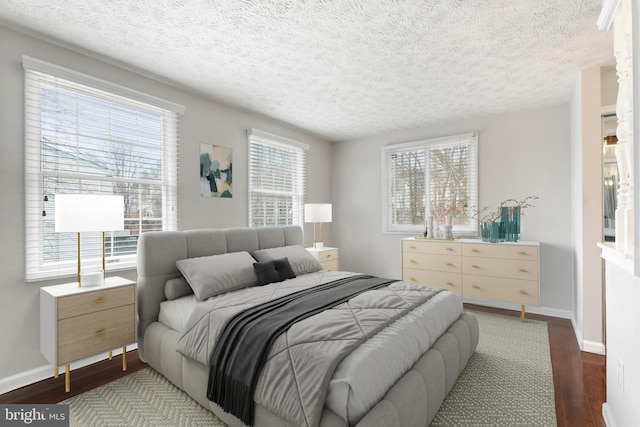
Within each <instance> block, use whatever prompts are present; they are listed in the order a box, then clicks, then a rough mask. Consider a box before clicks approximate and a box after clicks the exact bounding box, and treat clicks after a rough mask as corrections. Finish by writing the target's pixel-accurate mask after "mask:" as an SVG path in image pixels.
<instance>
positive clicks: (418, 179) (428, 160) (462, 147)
mask: <svg viewBox="0 0 640 427" xmlns="http://www.w3.org/2000/svg"><path fill="white" fill-rule="evenodd" d="M382 152H383V160H382V163H383V183H382V187H383V199H382V200H383V203H384V206H383V212H384V215H383V217H384V225H383V231H384V232H398V233H422V232H424V229H425V218H426V216H427V215H433V216H434V220H435V221H438V222H439V223H440V224H444V222H445V216H446V215H451V216H452V217H453V233H454V234H455V235H477V233H478V225H477V221H476V220H474V219H472V218H470V215H471V211H470V208H471V207H472V206H477V204H478V185H477V181H478V136H477V133H469V134H464V135H455V136H450V137H444V138H435V139H427V140H423V141H415V142H409V143H405V144H395V145H387V146H384V147H382Z"/></svg>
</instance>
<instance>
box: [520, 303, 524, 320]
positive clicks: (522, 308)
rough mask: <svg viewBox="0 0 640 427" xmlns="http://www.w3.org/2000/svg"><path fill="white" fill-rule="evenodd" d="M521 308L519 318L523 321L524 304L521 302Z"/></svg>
mask: <svg viewBox="0 0 640 427" xmlns="http://www.w3.org/2000/svg"><path fill="white" fill-rule="evenodd" d="M520 310H521V312H522V313H521V314H520V320H521V321H523V322H524V304H522V307H521V308H520Z"/></svg>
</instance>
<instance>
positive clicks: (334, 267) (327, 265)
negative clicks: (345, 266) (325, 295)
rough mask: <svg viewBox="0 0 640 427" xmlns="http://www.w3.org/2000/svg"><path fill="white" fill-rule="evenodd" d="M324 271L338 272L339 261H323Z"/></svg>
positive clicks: (321, 263)
mask: <svg viewBox="0 0 640 427" xmlns="http://www.w3.org/2000/svg"><path fill="white" fill-rule="evenodd" d="M320 265H321V266H322V271H338V260H337V259H334V260H331V261H321V262H320Z"/></svg>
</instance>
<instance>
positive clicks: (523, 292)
mask: <svg viewBox="0 0 640 427" xmlns="http://www.w3.org/2000/svg"><path fill="white" fill-rule="evenodd" d="M520 295H529V293H528V292H527V291H520Z"/></svg>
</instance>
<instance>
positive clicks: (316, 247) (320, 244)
mask: <svg viewBox="0 0 640 427" xmlns="http://www.w3.org/2000/svg"><path fill="white" fill-rule="evenodd" d="M313 247H314V248H315V249H322V248H324V243H322V242H315V243H314V244H313Z"/></svg>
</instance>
